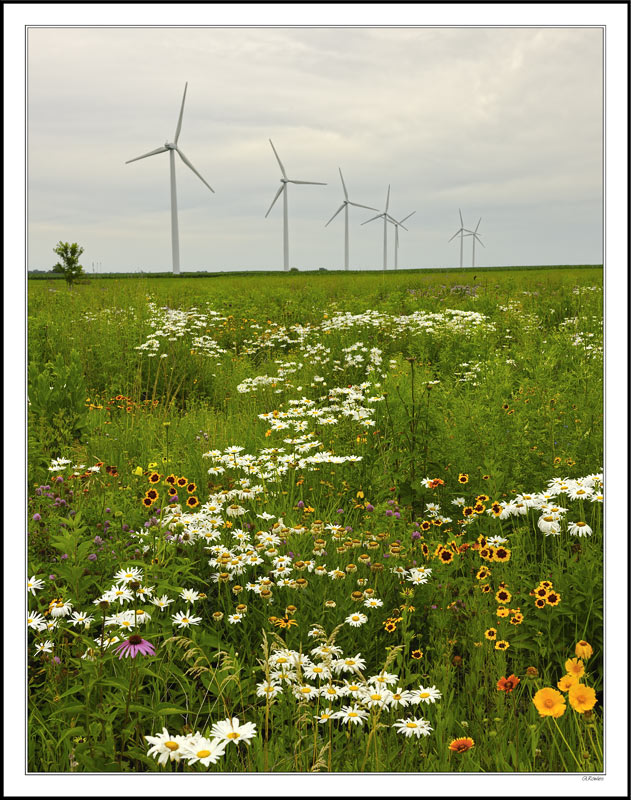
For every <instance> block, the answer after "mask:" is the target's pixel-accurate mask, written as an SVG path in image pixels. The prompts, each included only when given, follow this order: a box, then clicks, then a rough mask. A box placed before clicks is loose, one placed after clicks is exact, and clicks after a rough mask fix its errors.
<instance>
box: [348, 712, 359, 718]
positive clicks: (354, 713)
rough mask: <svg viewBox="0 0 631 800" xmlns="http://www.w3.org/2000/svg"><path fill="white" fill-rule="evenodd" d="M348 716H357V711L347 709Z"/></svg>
mask: <svg viewBox="0 0 631 800" xmlns="http://www.w3.org/2000/svg"><path fill="white" fill-rule="evenodd" d="M348 716H349V717H357V716H358V714H357V712H356V711H349V714H348Z"/></svg>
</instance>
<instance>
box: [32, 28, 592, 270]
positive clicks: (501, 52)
mask: <svg viewBox="0 0 631 800" xmlns="http://www.w3.org/2000/svg"><path fill="white" fill-rule="evenodd" d="M27 55H28V62H27V68H28V72H27V77H28V87H27V88H28V91H27V108H28V126H27V127H28V211H29V214H28V245H29V249H28V264H29V268H31V269H37V268H39V269H48V268H51V267H52V265H53V264H54V263H55V260H56V257H55V255H54V253H53V247H54V246H55V244H56V243H57V241H58V240H60V239H61V240H64V241H66V240H67V241H77V242H79V243H80V244H81V245H83V246H84V247H85V253H84V255H83V265H84V267H86V268H87V269H88V271H92V263H93V262H96V263H97V264H99V263H100V264H101V265H102V266H101V270H102V271H126V270H138V269H143V270H145V271H159V270H169V269H171V266H172V261H171V223H170V219H171V218H170V184H169V163H168V162H169V156H168V154H167V153H161V154H158V155H156V156H153V157H151V158H147V159H143V160H141V161H138V162H134V163H132V164H127V165H126V164H125V163H124V162H125V161H126V160H128V159H131V158H134V157H136V156H139V155H141V154H143V153H146V152H148V151H150V150H153V149H155V148H157V147H160V146H162V145H163V144H164V143H165V142H167V141H172V139H173V137H174V133H175V127H176V123H177V118H178V114H179V111H180V104H181V101H182V93H183V90H184V84H185V82H187V81H188V92H187V98H186V105H185V109H184V117H183V124H182V131H181V134H180V139H179V144H180V146H181V148H182V150H183V152H184V153H185V154H186V156H187V157H188V158H189V160H190V161H191V162H192V164H193V165H194V166H195V168H196V169H197V170H198V171H199V172H200V173H201V175H202V176H203V177H204V178H205V180H206V181H208V183H209V184H210V185H211V186H212V187H213V189H214V190H215V194H212V193H211V192H210V191H209V190H208V189H207V188H206V187H205V186H204V185H203V184H202V182H201V181H200V180H199V178H198V177H197V176H196V175H194V174H193V173H192V172H191V171H190V170H189V169H188V167H187V166H185V165H184V164H183V163H182V161H180V160H179V159H177V163H176V173H177V197H178V206H179V229H180V253H181V268H182V270H183V271H185V270H197V269H207V270H213V271H214V270H239V269H278V268H282V198H281V199H279V200H278V202H277V203H276V205H275V206H274V208H273V209H272V211H271V213H270V214H269V216H268V218H267V219H265V212H266V211H267V209H268V207H269V205H270V203H271V201H272V199H273V197H274V194H275V192H276V191H277V189H278V188H279V186H280V183H279V177H280V170H279V167H278V164H277V162H276V159H275V157H274V154H273V152H272V149H271V147H270V144H269V141H268V140H269V139H270V138H271V139H272V140H273V142H274V145H275V146H276V149H277V151H278V153H279V155H280V158H281V160H282V161H283V163H284V165H285V168H286V170H287V174H288V176H289V177H290V178H296V179H298V180H307V181H324V182H326V183H327V186H299V185H290V186H289V248H290V265H291V266H296V267H298V268H301V269H314V268H318V267H327V268H329V269H333V268H338V269H339V268H341V267H343V258H344V252H343V247H344V218H343V213H342V214H339V215H338V216H337V217H336V218H335V220H333V222H332V223H331V224H330V225H329V226H328V227H326V228H325V227H324V224H325V222H326V221H327V220H328V219H329V217H331V216H332V214H333V213H334V212H335V211H336V210H337V208H338V207H339V206H340V204H341V202H342V200H343V199H344V198H343V193H342V186H341V182H340V178H339V173H338V167H341V168H342V171H343V173H344V178H345V180H346V185H347V188H348V191H349V198H350V199H351V200H353V201H355V202H357V203H361V204H364V205H368V206H374V207H376V208H377V209H378V210H379V211H382V210H383V208H384V205H385V199H386V191H387V187H388V184H390V185H391V195H390V209H389V211H390V213H391V214H392V215H393V216H394V217H395V218H398V219H402V218H403V217H405V216H407V215H408V214H410V212H412V211H415V212H416V213H415V214H414V216H412V217H411V218H410V219H409V220H408V222H407V223H406V227H408V228H409V230H408V231H407V232H405V231H400V247H399V267H434V266H457V265H458V263H459V242H458V239H455V240H454V241H452V242H451V243H448V239H449V238H450V237H451V236H452V235H453V234H454V233H455V232H456V231H457V230H458V228H459V227H460V222H459V217H458V208H461V209H462V214H463V218H464V223H465V227H467V228H470V227H475V225H476V224H477V221H478V219H479V218H480V217H481V218H482V222H481V223H480V227H479V233H480V235H481V239H482V242H483V244H484V245H485V247H484V248H482V247H480V246H477V247H476V264H477V265H480V266H482V265H489V266H501V265H529V264H531V265H534V264H585V263H587V264H596V263H602V258H603V257H602V243H603V231H602V189H603V187H602V134H603V130H602V128H603V125H602V113H603V108H602V103H603V98H602V82H603V70H602V59H603V34H602V30H601V29H599V28H570V27H568V28H470V27H469V28H414V27H407V28H397V29H393V28H370V29H368V28H261V27H258V28H257V27H253V28H239V29H237V28H122V27H118V28H117V27H111V28H106V27H95V28H31V29H30V30H29V31H28V53H27ZM374 213H376V212H369V211H364V210H363V209H357V208H354V209H353V208H351V212H350V263H351V268H364V269H367V268H381V266H382V250H383V226H382V224H381V221H380V220H378V221H376V222H372V223H370V224H368V225H363V226H362V225H361V223H362V222H364V221H365V220H367V219H369V217H371V216H373V215H374ZM393 234H394V231H393V229H392V228H390V229H389V231H388V237H389V238H388V248H389V254H388V264H389V267H392V266H393V262H394V256H393V249H392V247H393V242H394V235H393ZM464 263H465V266H470V265H471V238H468V239H465V261H464Z"/></svg>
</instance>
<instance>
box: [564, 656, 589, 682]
mask: <svg viewBox="0 0 631 800" xmlns="http://www.w3.org/2000/svg"><path fill="white" fill-rule="evenodd" d="M565 670H566V672H567V673H568V675H573V676H574V677H575V678H582V677H583V675H584V674H585V665H584V664H583V662H582V661H581V659H580V658H568V660H567V661H566V662H565Z"/></svg>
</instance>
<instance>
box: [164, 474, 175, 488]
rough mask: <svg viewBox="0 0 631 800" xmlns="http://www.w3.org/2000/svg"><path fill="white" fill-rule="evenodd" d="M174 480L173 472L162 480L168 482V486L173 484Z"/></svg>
mask: <svg viewBox="0 0 631 800" xmlns="http://www.w3.org/2000/svg"><path fill="white" fill-rule="evenodd" d="M176 480H177V478H176V477H175V475H174V474H173V473H171V474H170V475H167V476H166V478H165V479H164V482H165V483H168V484H169V486H173V485H174V484H175V481H176Z"/></svg>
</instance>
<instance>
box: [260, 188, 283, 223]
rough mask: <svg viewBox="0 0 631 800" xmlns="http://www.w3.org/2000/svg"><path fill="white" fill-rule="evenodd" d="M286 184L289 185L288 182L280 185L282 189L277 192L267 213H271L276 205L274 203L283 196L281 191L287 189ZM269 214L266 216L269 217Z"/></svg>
mask: <svg viewBox="0 0 631 800" xmlns="http://www.w3.org/2000/svg"><path fill="white" fill-rule="evenodd" d="M286 186H287V184H286V183H281V185H280V189H279V190H278V191H277V192H276V194H275V195H274V199H273V200H272V205H271V206H270V207H269V208H268V209H267V214H269V212H270V211H271V210H272V208H273V207H274V203H275V202H276V201H277V200H278V198H279V197H280V196H281V193H282V192H283V190H284V189H285V187H286ZM267 214H266V215H265V217H267Z"/></svg>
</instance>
